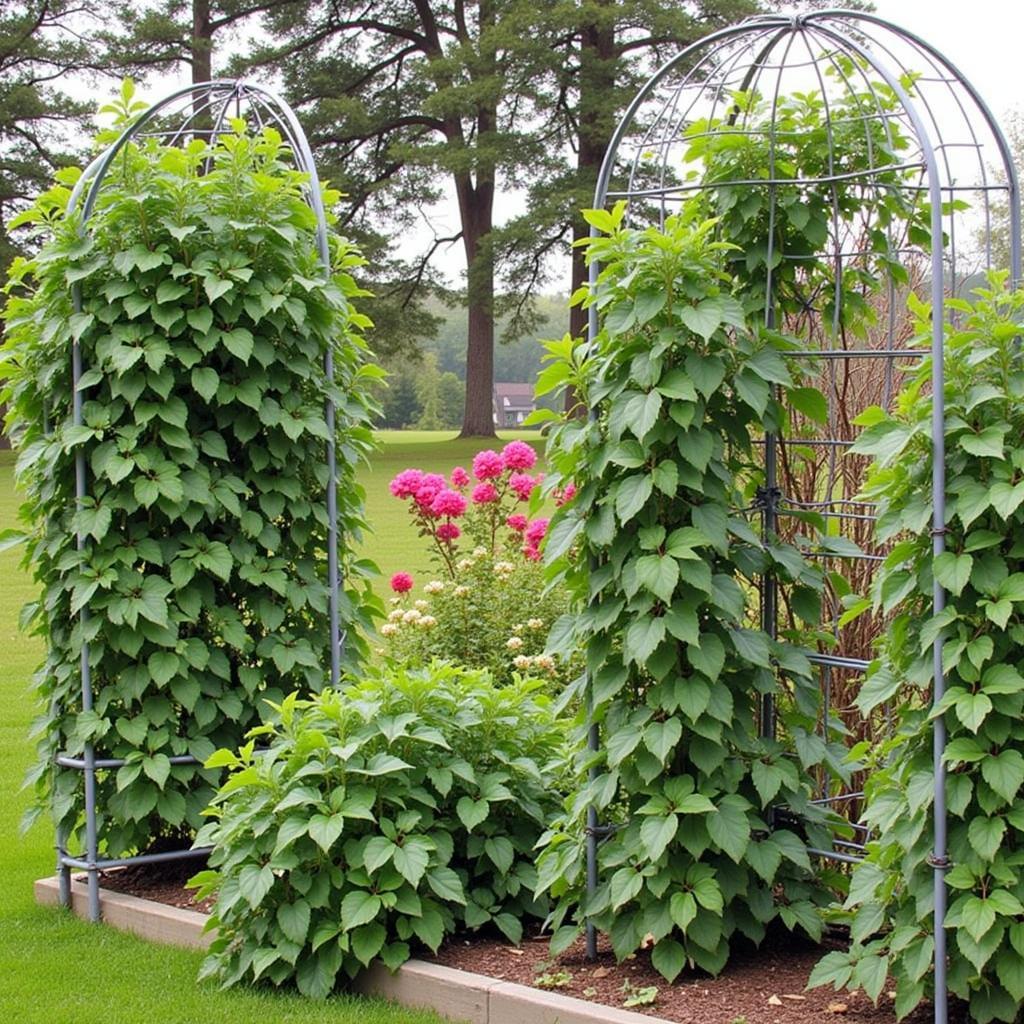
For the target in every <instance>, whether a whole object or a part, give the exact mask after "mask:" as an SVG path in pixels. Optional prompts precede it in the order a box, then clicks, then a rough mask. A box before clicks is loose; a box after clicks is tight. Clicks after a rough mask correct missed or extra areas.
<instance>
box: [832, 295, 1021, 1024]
mask: <svg viewBox="0 0 1024 1024" xmlns="http://www.w3.org/2000/svg"><path fill="white" fill-rule="evenodd" d="M976 294H977V299H976V300H975V301H974V302H971V303H968V302H965V301H963V300H959V299H947V300H946V301H947V303H948V305H949V307H950V308H951V309H952V310H953V311H954V315H955V316H956V318H957V323H956V326H950V325H947V334H946V354H945V372H946V384H945V392H944V394H945V403H946V416H945V438H946V446H947V456H946V467H947V496H946V531H947V532H946V551H945V553H943V554H941V555H939V556H938V557H937V558H935V559H934V562H933V557H932V538H931V535H930V531H929V525H930V523H931V519H932V492H931V472H932V447H931V426H930V424H931V416H932V399H931V394H930V389H929V382H930V372H931V367H930V362H931V361H930V359H929V360H924V361H923V365H922V366H921V368H920V369H919V370H918V371H917V372H915V373H914V374H913V376H911V378H910V379H909V380H908V382H907V384H906V386H905V387H904V389H903V391H902V393H901V394H900V397H899V400H898V404H897V408H896V411H895V412H894V413H893V414H891V415H890V414H887V413H885V412H883V411H882V410H881V409H872V410H868V412H867V413H865V415H864V417H863V420H864V425H865V426H866V428H867V429H866V430H865V431H864V433H863V435H862V439H861V440H860V441H859V442H858V445H857V448H858V450H859V451H861V452H865V453H867V454H871V455H874V456H875V460H876V461H875V464H874V467H873V469H872V473H871V476H870V478H869V481H868V486H867V490H866V494H867V497H868V498H869V499H872V500H876V501H878V502H879V512H880V517H879V520H878V535H879V538H880V539H881V540H895V541H896V543H895V544H894V546H893V548H892V552H891V554H890V555H889V556H888V558H887V559H886V561H885V563H884V565H883V566H882V569H881V572H880V573H879V575H878V577H877V578H876V581H875V584H874V591H873V594H872V597H873V600H874V604H875V606H876V607H878V608H882V609H884V610H886V611H892V613H893V619H892V623H891V626H890V628H889V629H888V630H887V631H886V633H885V635H884V637H883V638H882V641H881V646H880V649H879V656H878V659H877V660H876V661H875V662H874V663H873V665H872V668H871V671H870V674H869V678H868V680H867V683H866V684H865V687H864V691H863V693H862V698H861V701H860V704H861V709H862V711H864V712H865V713H869V712H870V711H871V710H872V708H874V707H875V706H877V705H878V704H880V703H882V702H883V701H886V700H888V699H890V698H891V697H892V695H893V694H894V693H896V692H897V690H905V689H906V688H907V687H910V688H911V693H912V696H911V698H910V699H908V700H907V701H906V702H905V703H904V705H903V706H902V708H901V709H900V712H899V722H898V729H897V731H896V733H895V735H894V737H893V738H892V740H891V741H890V742H889V743H888V744H887V745H886V746H885V747H884V748H883V749H882V750H880V751H879V752H878V754H877V757H876V760H877V764H876V767H875V770H874V772H873V774H872V775H871V776H870V782H869V787H868V789H867V810H866V812H865V817H866V820H867V821H868V823H869V824H871V825H872V826H873V828H874V831H875V834H876V836H877V838H876V839H875V840H874V841H873V842H872V843H871V844H870V845H869V847H868V856H867V860H866V861H865V862H864V863H863V864H862V865H860V866H859V867H857V869H856V870H855V871H854V873H853V878H852V881H851V886H850V895H849V899H848V900H847V904H846V905H847V908H848V909H849V910H850V911H852V935H853V939H854V946H853V948H852V950H851V951H850V953H849V954H845V953H832V954H830V955H829V956H828V957H826V958H825V960H823V961H822V963H821V964H820V965H819V966H818V968H817V969H816V971H815V975H814V978H813V981H815V982H817V983H818V984H827V983H830V982H831V983H833V984H834V985H835V986H836V987H837V988H838V987H842V986H845V985H849V986H851V987H863V988H864V990H865V991H866V992H867V993H868V994H869V995H870V996H872V997H877V996H878V994H879V992H880V991H881V989H882V986H883V985H884V983H885V978H886V974H887V973H888V972H891V974H892V976H893V977H894V978H895V979H896V992H897V998H896V1009H897V1012H898V1013H899V1014H900V1015H901V1016H903V1015H906V1014H907V1013H909V1012H910V1011H911V1010H912V1009H913V1008H914V1007H915V1006H916V1005H917V1004H918V1003H919V1002H920V1001H921V1000H922V999H923V998H925V997H926V996H927V995H929V994H930V992H931V990H932V985H933V977H932V973H931V965H932V955H933V950H934V940H933V938H932V920H931V915H932V906H933V904H932V885H933V873H934V872H933V868H932V866H931V865H930V864H929V862H928V856H929V853H930V852H931V843H932V830H931V828H930V827H929V824H930V818H931V813H930V812H931V807H932V801H933V783H932V779H933V774H932V737H931V729H932V722H931V718H933V717H934V715H935V714H939V715H941V716H942V718H943V720H944V722H945V725H946V729H947V734H948V741H947V746H946V753H945V763H946V766H947V770H948V775H947V777H946V800H947V804H948V808H949V814H950V828H949V853H950V858H951V861H952V865H953V866H952V870H950V871H948V872H947V874H946V882H947V884H948V885H949V887H950V888H951V890H952V898H951V903H950V907H949V911H948V914H947V916H946V928H947V930H948V933H949V938H950V942H949V958H950V960H949V987H950V989H951V990H952V991H953V992H954V993H955V994H956V995H958V996H960V997H961V998H963V999H965V1000H969V1002H970V1015H971V1019H972V1020H976V1021H979V1022H982V1024H984V1022H987V1021H990V1020H1001V1021H1014V1020H1017V1019H1018V1015H1019V1013H1020V1011H1021V1007H1022V1006H1024V924H1022V923H1021V917H1022V915H1024V905H1022V903H1021V900H1022V899H1024V873H1022V870H1021V865H1022V864H1024V812H1022V805H1021V802H1020V800H1019V798H1018V793H1019V791H1020V788H1021V786H1022V785H1024V726H1022V725H1021V712H1022V711H1024V658H1022V654H1021V652H1022V650H1024V564H1022V563H1024V452H1021V450H1020V448H1019V446H1018V445H1017V439H1019V438H1020V437H1021V435H1022V433H1024V403H1022V399H1024V370H1022V367H1021V363H1020V342H1019V334H1020V322H1021V317H1022V315H1024V292H1019V291H1017V292H1010V291H1008V290H1007V289H1006V286H1005V275H1001V276H996V275H993V276H992V277H991V278H990V286H989V287H988V288H986V289H981V290H979V291H978V292H977V293H976ZM916 312H917V314H918V318H919V324H918V328H919V330H920V332H921V341H922V344H925V343H927V339H928V338H929V336H930V325H929V317H930V310H929V309H928V308H927V307H925V306H921V305H918V306H917V308H916ZM933 573H934V576H935V577H937V578H938V581H939V582H940V583H941V584H942V586H943V587H944V588H945V590H946V593H947V598H946V607H945V610H943V611H941V612H939V614H937V615H934V614H933V612H932V585H933ZM938 636H941V637H942V663H943V671H944V673H945V677H946V689H945V694H944V696H943V697H942V699H941V700H940V701H939V703H938V706H937V707H936V709H935V711H934V712H932V709H931V707H930V702H929V699H928V691H929V689H930V688H931V686H932V684H933V681H934V678H933V661H932V644H933V641H934V640H935V638H936V637H938ZM913 694H916V696H913ZM883 925H887V926H888V929H887V930H886V931H885V933H884V934H882V935H881V936H878V935H877V933H878V931H879V929H880V928H881V927H882V926H883Z"/></svg>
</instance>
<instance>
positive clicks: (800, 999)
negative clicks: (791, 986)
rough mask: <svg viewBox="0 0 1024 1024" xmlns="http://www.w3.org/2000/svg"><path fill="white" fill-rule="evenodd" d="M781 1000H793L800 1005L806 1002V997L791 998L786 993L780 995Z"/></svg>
mask: <svg viewBox="0 0 1024 1024" xmlns="http://www.w3.org/2000/svg"><path fill="white" fill-rule="evenodd" d="M782 998H783V999H793V1000H795V1001H797V1002H800V1003H802V1002H805V1001H806V999H807V996H791V995H790V994H789V993H788V992H783V993H782Z"/></svg>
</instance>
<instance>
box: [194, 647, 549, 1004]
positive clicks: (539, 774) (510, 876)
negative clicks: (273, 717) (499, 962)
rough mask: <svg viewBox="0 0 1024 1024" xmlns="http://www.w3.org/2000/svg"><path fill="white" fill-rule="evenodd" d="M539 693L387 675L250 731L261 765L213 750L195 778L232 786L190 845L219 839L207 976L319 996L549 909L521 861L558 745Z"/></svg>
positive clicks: (437, 671)
mask: <svg viewBox="0 0 1024 1024" xmlns="http://www.w3.org/2000/svg"><path fill="white" fill-rule="evenodd" d="M540 686H541V684H540V683H538V682H536V681H528V680H523V681H518V682H516V683H515V684H513V685H509V686H505V687H500V688H499V687H497V686H495V684H494V683H493V681H492V680H491V679H490V677H489V676H488V675H487V674H486V673H484V672H479V671H468V670H465V669H460V668H455V667H452V666H449V665H443V664H440V663H438V664H435V665H432V666H430V667H429V668H427V669H424V670H419V671H409V670H406V669H400V668H389V669H386V670H383V671H381V672H380V673H378V674H376V675H372V676H370V677H369V678H367V679H365V680H364V681H362V682H358V683H353V684H351V685H349V686H347V687H346V688H345V689H344V690H342V691H341V692H337V693H336V692H333V691H325V692H324V693H322V694H320V695H319V696H317V697H315V698H313V699H312V700H308V701H303V700H298V699H296V696H295V695H294V694H293V695H292V696H290V697H288V698H287V699H286V700H285V701H284V702H283V703H282V704H281V705H280V707H279V709H278V710H279V712H280V718H279V721H278V722H276V723H275V724H273V725H266V726H262V727H259V728H258V729H256V730H255V732H254V735H255V736H257V737H266V739H267V740H269V748H268V749H267V750H266V751H265V752H262V753H255V754H254V752H253V742H250V743H249V744H248V745H247V746H246V747H244V748H243V749H242V751H241V753H240V754H239V755H235V754H232V753H231V752H230V751H226V750H222V751H218V752H217V753H216V754H215V755H214V756H213V757H212V758H211V759H210V761H209V762H207V763H208V765H209V766H210V767H217V766H221V765H227V766H229V767H230V768H231V773H230V775H229V776H228V778H227V780H226V781H225V783H224V785H223V786H222V787H221V790H220V792H219V793H218V795H217V797H216V800H215V806H214V808H213V810H212V812H211V813H213V814H214V816H215V820H214V821H212V822H211V823H210V824H209V825H207V826H206V827H205V828H204V829H203V830H202V832H201V833H200V835H199V837H198V840H197V841H199V842H214V843H216V844H217V845H216V850H215V852H214V853H213V855H212V858H211V863H212V864H213V865H214V867H215V868H216V869H217V870H215V871H208V872H203V873H200V874H199V875H197V876H196V878H195V879H194V880H193V883H194V884H196V885H197V886H199V892H200V895H207V894H209V893H210V892H213V891H216V892H217V905H216V908H215V911H214V914H213V916H212V919H211V924H212V925H216V927H217V929H218V935H217V938H216V939H215V940H214V944H213V946H212V947H211V954H210V957H209V959H208V960H207V962H206V964H205V966H204V972H205V973H206V974H207V975H216V976H218V977H219V978H220V979H221V980H222V981H223V982H224V983H225V984H227V985H230V984H234V983H236V982H238V981H242V980H250V981H255V980H257V979H260V978H267V979H269V980H270V981H272V982H273V983H275V984H278V985H280V984H282V983H284V982H286V981H288V980H290V979H293V978H294V980H295V982H296V983H297V984H298V987H299V989H300V990H301V991H302V992H304V993H306V994H307V995H313V996H321V997H322V996H325V995H327V993H329V992H330V991H331V990H332V989H333V987H334V985H335V981H336V979H337V977H338V975H339V973H342V974H347V975H349V976H353V975H355V974H356V972H357V971H359V970H360V968H361V967H364V966H366V965H368V964H369V963H370V962H371V961H373V960H376V959H379V960H382V961H383V962H384V963H385V964H387V966H388V967H390V968H391V969H393V970H394V969H397V967H398V966H399V965H400V964H401V963H403V962H404V961H405V960H406V959H407V958H408V957H409V955H410V950H411V948H412V946H413V945H415V944H421V945H423V946H426V947H428V948H430V949H433V950H436V949H437V947H438V946H439V945H440V943H441V940H442V939H443V938H444V937H445V936H446V935H449V934H451V933H452V932H454V931H456V930H464V929H471V930H472V929H477V928H480V927H483V926H485V925H488V926H494V927H496V928H497V929H498V930H499V931H500V932H502V934H504V935H505V937H506V938H507V939H508V940H509V941H511V942H519V940H520V938H521V936H522V921H523V918H524V917H528V916H535V917H543V915H544V914H545V912H546V902H545V900H543V899H535V898H534V896H533V889H534V886H535V884H536V871H535V869H534V867H533V862H532V861H533V855H532V850H533V846H534V844H535V842H536V841H537V839H538V837H539V836H540V834H541V832H542V831H543V828H544V822H545V821H546V820H547V818H548V817H549V816H550V814H551V813H552V811H553V810H554V808H555V807H557V804H558V800H559V797H558V792H559V789H560V785H559V781H560V780H559V776H558V774H557V773H556V770H555V768H553V767H552V765H557V764H559V763H560V761H561V752H562V746H563V742H564V734H565V733H564V728H563V725H562V723H561V722H560V721H559V720H558V719H557V718H556V717H555V715H554V713H553V711H552V709H551V704H550V702H549V701H548V699H547V698H545V697H544V696H543V695H542V694H541V693H540Z"/></svg>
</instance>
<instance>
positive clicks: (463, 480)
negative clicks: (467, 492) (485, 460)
mask: <svg viewBox="0 0 1024 1024" xmlns="http://www.w3.org/2000/svg"><path fill="white" fill-rule="evenodd" d="M468 484H469V474H468V473H467V472H466V471H465V470H464V469H463V468H462V467H461V466H456V467H455V468H454V469H453V470H452V487H466V486H467V485H468Z"/></svg>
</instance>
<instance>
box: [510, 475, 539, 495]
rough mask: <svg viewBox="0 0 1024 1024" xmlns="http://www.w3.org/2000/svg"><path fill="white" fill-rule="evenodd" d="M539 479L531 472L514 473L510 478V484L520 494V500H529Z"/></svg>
mask: <svg viewBox="0 0 1024 1024" xmlns="http://www.w3.org/2000/svg"><path fill="white" fill-rule="evenodd" d="M538 483H539V481H538V480H537V479H536V478H535V477H532V476H530V475H529V473H513V474H512V475H511V476H510V477H509V478H508V485H509V487H511V488H512V490H513V491H515V492H516V494H517V495H518V496H519V500H520V501H529V500H530V493H531V492H532V491H533V489H534V487H536V486H537V484H538Z"/></svg>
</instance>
